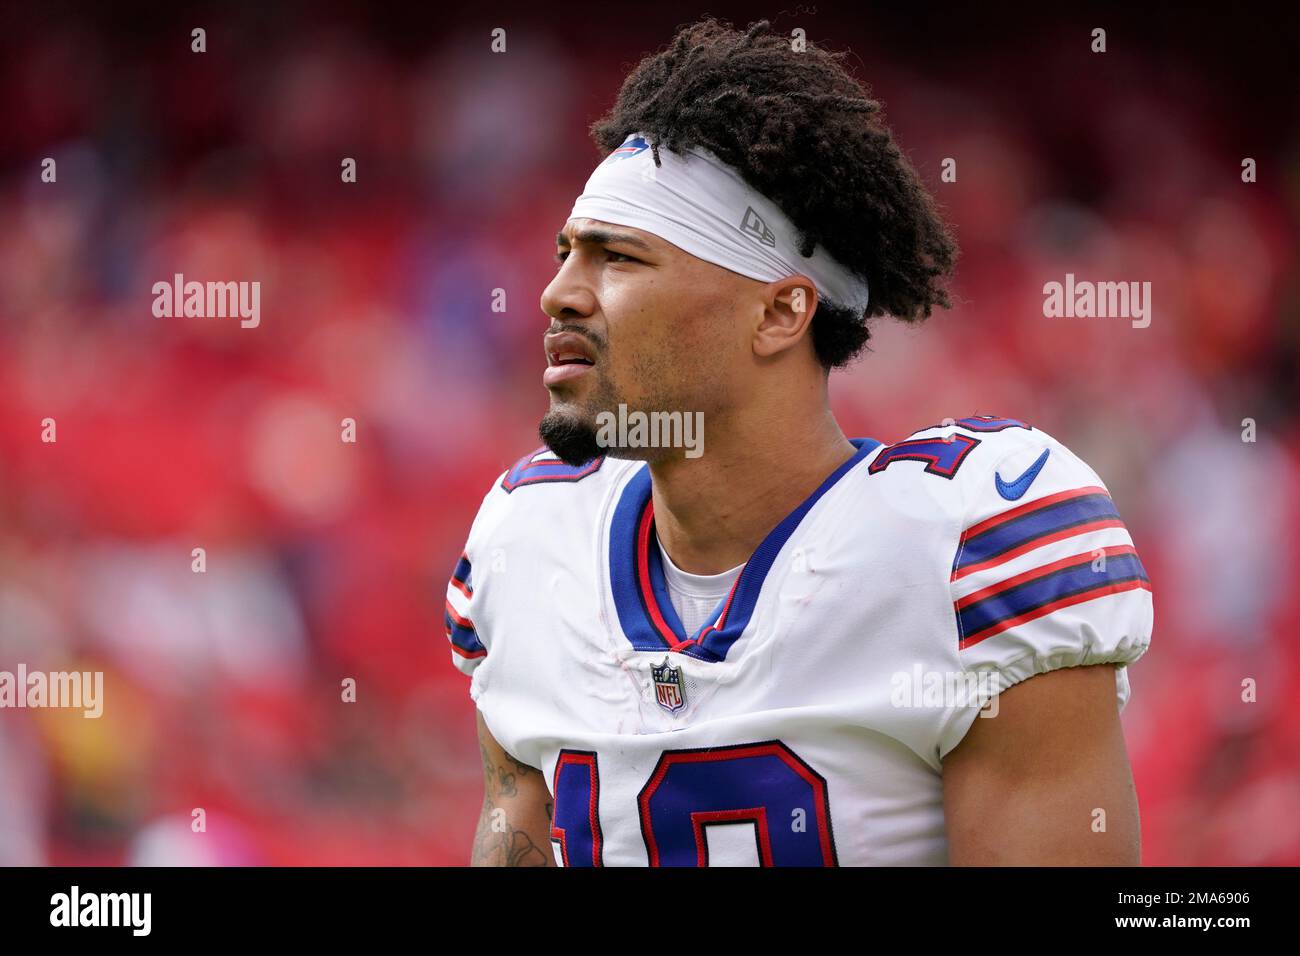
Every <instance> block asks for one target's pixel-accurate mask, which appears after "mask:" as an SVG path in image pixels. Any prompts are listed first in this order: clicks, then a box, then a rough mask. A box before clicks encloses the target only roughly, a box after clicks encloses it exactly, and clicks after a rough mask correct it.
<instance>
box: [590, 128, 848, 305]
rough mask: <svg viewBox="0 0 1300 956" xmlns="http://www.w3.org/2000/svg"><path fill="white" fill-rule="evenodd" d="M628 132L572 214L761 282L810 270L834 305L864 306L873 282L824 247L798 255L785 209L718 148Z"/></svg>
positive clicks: (595, 174) (807, 273) (806, 273)
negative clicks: (655, 239) (668, 143)
mask: <svg viewBox="0 0 1300 956" xmlns="http://www.w3.org/2000/svg"><path fill="white" fill-rule="evenodd" d="M659 159H660V162H661V165H659V166H656V165H655V161H654V155H653V151H652V149H651V148H650V143H649V141H648V139H647V138H646V137H645V136H644V135H643V134H640V133H636V134H633V135H632V136H629V137H628V138H627V139H626V140H625V141H624V143H623V145H622V146H620V147H619V148H618V149H616V150H614V152H612V153H610V154H609V156H607V157H606V158H605V160H604V162H602V163H601V164H600V165H599V166H597V167H596V170H595V172H593V173H592V174H591V177H590V178H589V179H588V180H587V185H586V186H585V187H584V188H583V190H582V195H581V196H579V197H578V199H577V201H576V202H575V203H574V204H573V212H571V213H570V214H569V218H570V219H578V218H588V219H599V220H601V221H602V222H608V223H612V224H613V225H617V226H631V227H632V228H634V229H644V230H645V231H646V232H649V233H652V234H653V235H656V236H659V237H660V238H661V239H664V240H667V241H668V242H671V243H672V244H673V245H675V246H677V247H678V248H679V249H681V250H683V251H685V252H689V253H690V254H691V255H693V256H696V257H697V258H700V259H703V260H704V261H705V262H712V263H713V264H714V265H718V266H722V267H723V268H724V269H730V270H731V271H732V272H738V273H740V274H741V275H743V276H749V278H751V279H757V280H759V281H760V282H773V281H775V280H776V279H784V278H785V277H786V276H792V275H804V276H807V277H808V278H809V279H811V280H812V282H813V285H814V286H816V288H817V294H818V295H819V296H820V297H821V298H822V299H823V300H824V301H825V302H827V303H828V304H831V305H835V306H839V307H841V308H846V309H850V310H852V311H853V312H855V313H861V312H863V311H865V310H866V308H867V302H868V296H867V291H868V290H867V280H866V279H863V278H861V277H860V276H857V275H855V274H854V273H852V272H850V271H849V270H848V269H846V268H845V267H844V266H842V265H841V264H840V263H838V262H836V261H835V260H834V259H833V258H831V256H830V255H829V254H828V253H827V252H826V250H825V249H823V248H822V247H821V246H820V245H818V246H817V248H816V249H815V250H813V254H812V257H811V258H805V257H804V256H802V255H800V254H799V249H798V244H797V231H796V230H795V228H794V226H793V225H792V224H791V222H790V220H789V219H788V218H786V215H785V214H784V213H783V212H781V210H780V209H778V208H777V206H776V204H775V203H773V202H771V201H770V200H768V199H767V198H766V197H765V196H763V195H762V194H761V193H759V192H758V191H757V190H755V189H754V188H752V187H751V186H750V185H749V184H748V183H746V182H745V181H744V180H743V179H742V178H741V177H740V174H739V173H737V172H736V171H735V170H734V169H732V168H731V167H730V166H728V165H727V164H726V163H724V162H722V160H720V159H718V157H717V156H715V155H713V153H711V152H708V151H707V150H703V149H693V150H691V151H690V152H689V153H688V154H687V155H685V156H681V155H678V154H677V153H674V152H672V151H671V150H669V149H662V150H660V151H659Z"/></svg>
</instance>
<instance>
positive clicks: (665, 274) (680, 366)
mask: <svg viewBox="0 0 1300 956" xmlns="http://www.w3.org/2000/svg"><path fill="white" fill-rule="evenodd" d="M556 243H557V246H556V254H557V258H558V259H559V260H561V262H560V268H559V271H558V272H556V274H555V278H554V279H553V280H552V281H551V284H550V285H549V286H547V288H546V290H545V292H543V293H542V301H541V305H542V311H543V312H545V313H546V314H547V315H549V316H550V317H551V326H550V329H549V331H548V333H547V335H546V340H545V341H546V355H547V369H546V372H545V373H544V376H543V384H545V386H546V388H547V389H548V390H549V391H550V394H551V408H550V411H549V412H547V414H546V416H545V417H544V418H543V419H542V423H541V426H540V432H541V435H542V438H543V440H544V441H545V442H546V443H547V445H548V446H549V447H550V448H551V450H552V451H554V452H555V453H556V454H557V455H559V456H560V457H561V458H562V459H564V460H565V461H567V462H569V463H570V464H575V465H576V464H580V463H582V462H583V461H587V460H589V459H591V458H593V457H595V456H596V455H600V454H610V455H613V456H614V457H623V458H642V459H647V460H656V459H658V458H660V457H663V456H667V455H672V454H676V455H680V454H681V450H680V449H663V448H624V449H620V448H616V447H601V446H599V445H598V444H597V430H598V425H599V422H598V420H597V415H598V414H599V413H601V412H610V413H612V414H614V415H617V414H618V406H619V405H620V404H624V405H626V406H627V409H626V410H627V412H628V413H631V412H634V411H641V412H645V413H647V414H648V413H652V412H682V413H683V414H687V413H694V412H703V413H704V420H705V424H706V427H708V420H709V416H710V415H713V414H715V413H717V412H719V411H721V410H725V409H726V408H727V407H728V406H729V405H730V403H731V402H732V400H733V399H734V397H735V395H736V392H737V390H738V388H737V386H738V385H739V379H740V377H741V376H742V375H743V371H744V369H745V368H746V365H745V363H746V360H747V359H750V358H752V353H751V349H750V343H749V335H750V333H752V328H753V326H752V323H751V321H750V320H751V319H753V318H755V317H756V316H761V314H762V304H761V299H760V298H759V296H758V294H757V292H758V290H761V289H762V287H763V284H762V283H760V282H756V281H755V280H753V279H748V278H746V277H744V276H740V275H737V274H736V273H734V272H730V271H728V270H726V269H723V268H721V267H720V266H715V265H713V264H712V263H708V262H705V261H703V260H702V259H697V258H696V257H695V256H692V255H690V254H688V253H686V252H683V251H682V250H681V249H678V248H677V247H676V246H674V245H672V244H671V243H669V242H666V241H664V240H663V239H660V238H659V237H658V236H655V235H652V234H651V233H648V232H645V231H643V230H640V229H633V228H631V227H628V226H615V225H610V224H608V223H604V222H599V221H597V220H594V219H572V220H570V221H569V222H568V223H567V224H566V225H565V227H564V229H563V230H562V231H561V233H560V234H559V236H557V237H556ZM756 309H757V310H758V311H757V312H756V311H755V310H756Z"/></svg>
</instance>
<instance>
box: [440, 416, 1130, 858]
mask: <svg viewBox="0 0 1300 956" xmlns="http://www.w3.org/2000/svg"><path fill="white" fill-rule="evenodd" d="M853 443H854V445H855V446H856V447H857V448H858V451H857V454H856V455H854V457H853V458H852V459H851V460H849V461H848V462H847V463H845V464H844V465H843V466H841V467H840V468H838V469H837V470H836V471H835V472H834V473H833V474H832V475H830V476H829V477H828V478H827V479H826V480H825V482H824V483H823V484H822V485H821V486H820V487H819V488H817V490H816V491H814V492H813V493H812V495H810V496H809V497H808V499H807V500H806V501H804V502H803V504H801V505H800V506H799V507H798V508H796V509H795V510H794V511H793V512H791V513H790V514H789V515H788V516H787V517H786V518H785V519H784V520H782V521H781V522H780V524H778V525H777V526H776V527H775V528H774V529H773V530H772V532H771V533H770V534H769V535H768V536H767V538H766V539H765V540H764V541H763V542H762V544H760V545H759V547H758V549H757V550H756V551H755V552H754V554H753V556H752V557H751V558H750V559H749V561H748V562H747V563H746V565H745V568H744V571H743V572H742V573H741V575H740V577H739V578H738V579H737V580H736V582H735V584H734V585H733V586H732V589H731V591H730V593H729V594H728V595H727V597H726V598H725V599H724V600H723V601H722V602H721V603H720V604H719V605H718V608H717V609H716V611H715V612H714V613H713V615H712V616H711V617H710V619H709V620H708V621H707V622H706V623H705V624H704V625H703V626H701V627H700V628H699V630H698V631H697V632H696V633H693V634H686V633H684V632H683V629H682V625H681V623H680V621H679V620H678V617H677V614H676V612H675V611H674V610H673V606H672V603H671V602H670V601H669V599H668V596H667V594H666V592H665V588H664V577H663V564H662V560H663V559H662V555H661V554H660V552H659V549H658V547H656V546H655V542H654V509H653V505H652V502H651V498H650V472H649V469H648V466H647V465H646V464H645V463H644V462H638V461H626V460H616V459H611V458H597V459H595V460H593V461H591V462H589V463H587V464H586V465H583V466H581V467H577V468H574V467H570V466H567V465H565V464H563V463H562V462H559V461H558V460H557V459H556V457H555V456H554V454H552V453H551V452H549V451H548V450H546V449H539V450H538V451H536V452H533V453H532V454H530V455H526V456H525V457H524V458H522V459H520V461H518V462H517V463H516V464H515V465H514V466H513V467H511V468H510V469H509V470H508V471H507V472H505V473H504V474H503V475H502V476H501V477H500V479H498V481H497V482H496V483H495V484H494V485H493V487H492V489H491V490H490V491H489V492H488V494H487V496H486V497H485V498H484V500H483V504H482V507H481V508H480V510H479V513H478V516H477V517H476V518H475V520H474V524H473V527H472V529H471V531H470V535H469V540H468V543H467V545H466V548H465V553H464V554H463V555H462V557H461V559H460V561H459V563H458V564H457V566H456V569H455V572H454V574H453V576H452V580H451V583H450V585H449V587H448V590H447V605H446V617H445V622H446V627H447V636H448V639H449V640H450V642H451V649H452V660H453V661H454V662H455V664H456V666H457V667H459V668H460V669H461V670H462V671H464V672H466V673H467V674H470V675H472V677H471V681H470V694H471V696H472V697H473V699H474V700H475V702H476V703H477V706H478V708H479V710H480V711H481V712H482V715H483V719H484V721H485V722H486V724H487V726H488V729H489V730H490V731H491V732H492V735H493V736H494V737H495V738H496V739H497V741H498V742H499V743H500V744H501V746H502V747H503V748H505V750H506V751H507V752H508V753H510V754H511V755H512V756H514V757H515V758H517V759H518V760H520V761H522V762H523V763H526V764H528V765H530V766H533V767H537V768H539V769H540V770H541V771H542V773H543V774H544V775H545V777H546V781H547V786H548V787H549V788H550V790H551V792H552V794H553V795H554V800H555V809H554V821H553V827H552V830H551V838H552V844H553V847H554V851H555V854H556V858H557V860H558V861H559V862H560V863H561V864H563V865H569V866H592V865H595V866H638V865H639V866H645V865H651V866H706V865H714V866H717V865H764V866H785V865H796V866H798V865H811V866H818V865H825V866H834V865H917V864H944V863H946V862H947V841H946V837H945V832H944V817H943V793H942V780H941V771H942V760H943V758H944V756H945V755H946V754H948V752H949V751H951V750H952V749H953V748H954V747H956V746H957V745H958V744H959V743H960V742H961V740H962V737H963V736H964V735H965V734H966V732H967V730H969V728H970V727H971V724H972V723H973V722H974V721H975V720H976V719H979V713H980V704H981V703H982V702H983V701H984V700H985V699H987V696H985V697H979V696H977V694H978V693H983V694H985V695H988V694H989V693H992V694H994V695H996V692H997V691H998V690H1002V689H1005V688H1007V687H1009V686H1011V685H1013V684H1015V683H1017V682H1018V681H1022V680H1025V679H1026V678H1028V677H1032V676H1033V675H1035V674H1040V673H1043V672H1045V671H1050V670H1053V669H1055V668H1060V667H1073V666H1078V665H1087V664H1101V663H1114V664H1116V665H1119V666H1118V667H1117V668H1116V672H1115V677H1116V684H1115V693H1116V698H1117V703H1118V706H1119V707H1120V708H1121V709H1122V708H1123V706H1124V704H1125V703H1126V702H1127V700H1128V697H1129V683H1128V676H1127V673H1126V671H1125V668H1124V665H1127V664H1129V663H1130V662H1132V661H1135V660H1137V659H1138V658H1139V657H1140V656H1141V655H1142V654H1143V652H1144V651H1145V650H1146V648H1147V646H1148V645H1149V643H1150V640H1151V628H1152V620H1153V615H1152V603H1151V585H1150V582H1149V581H1148V579H1147V576H1146V572H1145V571H1144V569H1143V567H1142V563H1141V561H1140V560H1139V559H1138V556H1137V553H1136V552H1135V550H1134V548H1133V542H1132V540H1131V539H1130V537H1129V533H1128V531H1127V530H1126V528H1125V527H1124V524H1123V522H1122V521H1121V519H1120V516H1119V514H1118V512H1117V511H1116V509H1115V505H1114V504H1113V502H1112V501H1111V498H1110V495H1109V494H1108V493H1107V490H1106V487H1105V485H1103V484H1102V481H1101V479H1100V478H1098V477H1097V475H1096V473H1094V472H1093V470H1092V469H1091V468H1089V467H1088V466H1087V465H1086V464H1085V463H1084V462H1083V461H1081V460H1080V459H1079V458H1077V457H1076V456H1075V455H1074V454H1072V453H1071V452H1070V451H1069V450H1068V449H1067V448H1065V447H1064V446H1063V445H1061V444H1060V443H1059V442H1057V441H1055V440H1054V439H1052V438H1051V437H1050V436H1048V435H1046V434H1044V433H1043V432H1041V431H1039V430H1038V429H1035V428H1032V427H1030V426H1028V425H1025V424H1023V423H1021V422H1018V421H1015V420H1012V419H1000V418H991V417H987V416H979V417H973V418H965V419H961V420H959V421H957V422H956V424H949V425H946V426H933V427H930V428H925V429H922V430H921V431H919V432H916V433H914V434H913V435H912V436H910V437H909V438H908V439H906V440H905V441H901V442H898V443H896V444H893V445H882V444H880V443H879V442H877V441H874V440H872V439H854V440H853ZM976 685H978V687H976ZM971 691H975V692H974V693H972V692H971ZM964 692H965V693H964ZM994 703H996V701H994Z"/></svg>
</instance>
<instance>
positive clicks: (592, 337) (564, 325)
mask: <svg viewBox="0 0 1300 956" xmlns="http://www.w3.org/2000/svg"><path fill="white" fill-rule="evenodd" d="M560 332H572V333H573V334H574V335H580V336H582V338H584V339H586V340H587V341H588V342H590V343H591V344H592V345H594V346H595V347H596V351H597V352H603V351H605V349H606V348H607V347H608V345H609V343H608V342H607V341H606V340H605V337H604V336H602V335H600V334H599V333H597V332H593V331H592V330H591V329H589V328H587V327H586V326H585V325H577V324H574V323H570V322H561V323H559V324H552V325H551V327H550V328H549V329H547V330H546V332H545V333H544V334H545V335H553V334H557V333H560Z"/></svg>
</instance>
